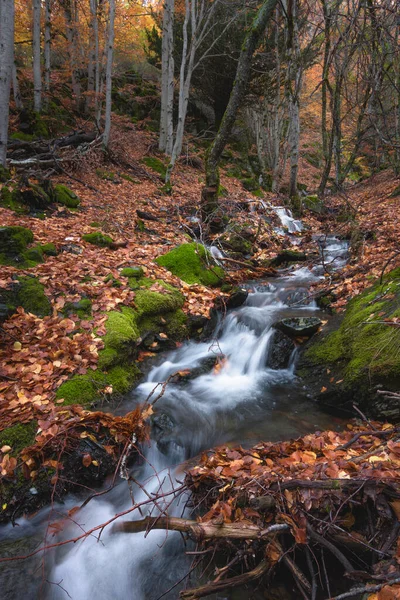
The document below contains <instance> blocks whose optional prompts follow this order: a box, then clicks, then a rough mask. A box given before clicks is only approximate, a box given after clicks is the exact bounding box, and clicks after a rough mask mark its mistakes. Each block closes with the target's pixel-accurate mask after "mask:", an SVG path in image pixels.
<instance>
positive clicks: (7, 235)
mask: <svg viewBox="0 0 400 600" xmlns="http://www.w3.org/2000/svg"><path fill="white" fill-rule="evenodd" d="M32 242H33V233H32V231H31V230H30V229H26V228H25V227H18V226H12V227H0V264H3V265H9V266H13V267H20V268H24V269H29V268H30V267H34V266H35V265H36V264H37V263H38V262H43V253H42V251H41V249H40V247H37V248H32V249H28V248H27V246H28V244H30V243H32Z"/></svg>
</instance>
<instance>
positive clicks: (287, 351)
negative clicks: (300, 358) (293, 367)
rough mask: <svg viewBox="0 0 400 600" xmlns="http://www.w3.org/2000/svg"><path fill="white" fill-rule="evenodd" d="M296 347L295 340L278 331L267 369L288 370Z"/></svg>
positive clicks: (274, 338)
mask: <svg viewBox="0 0 400 600" xmlns="http://www.w3.org/2000/svg"><path fill="white" fill-rule="evenodd" d="M295 347H296V346H295V344H294V342H293V340H292V339H291V338H290V337H289V336H287V335H285V334H284V333H282V331H279V330H277V331H276V332H275V334H274V337H273V340H272V345H271V350H270V352H269V355H268V359H267V367H270V368H271V369H287V367H288V366H289V362H290V357H291V356H292V353H293V351H294V349H295Z"/></svg>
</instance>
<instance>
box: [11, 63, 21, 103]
mask: <svg viewBox="0 0 400 600" xmlns="http://www.w3.org/2000/svg"><path fill="white" fill-rule="evenodd" d="M12 87H13V92H14V102H15V106H16V107H17V109H18V110H22V109H23V108H24V104H23V102H22V98H21V92H20V89H19V82H18V72H17V65H16V64H15V61H14V63H13V67H12Z"/></svg>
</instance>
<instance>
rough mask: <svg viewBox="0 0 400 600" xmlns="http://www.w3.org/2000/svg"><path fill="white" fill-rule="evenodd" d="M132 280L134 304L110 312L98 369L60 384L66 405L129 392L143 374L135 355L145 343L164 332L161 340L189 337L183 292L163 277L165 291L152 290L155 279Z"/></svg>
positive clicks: (160, 282)
mask: <svg viewBox="0 0 400 600" xmlns="http://www.w3.org/2000/svg"><path fill="white" fill-rule="evenodd" d="M128 274H129V275H131V274H132V273H131V272H130V271H129V272H128ZM135 274H136V272H135ZM132 279H133V280H134V281H135V282H136V286H137V288H138V289H137V292H136V296H135V301H134V306H132V307H128V306H123V307H122V308H121V310H120V311H111V312H110V313H108V319H107V321H106V334H105V336H104V338H103V340H104V349H103V350H101V351H100V353H99V363H98V368H97V370H96V371H89V372H88V373H86V374H85V375H75V376H74V377H72V378H71V379H70V380H68V381H66V382H65V383H63V384H62V385H61V386H60V388H59V389H58V391H57V399H61V398H63V399H64V403H65V404H82V405H86V406H87V405H90V404H92V403H94V402H96V401H97V400H100V399H101V398H103V399H105V398H106V399H108V398H110V396H111V395H113V396H115V395H123V394H126V393H127V392H128V391H129V390H130V389H131V388H132V387H133V385H134V384H135V382H136V381H137V380H138V379H139V378H140V376H141V372H140V369H139V368H138V366H137V365H136V363H135V358H136V355H137V351H138V349H139V348H140V346H141V345H142V343H144V342H146V343H147V344H149V343H150V344H155V346H157V342H156V341H155V336H156V335H160V334H163V337H162V338H161V339H163V340H165V341H167V342H168V341H169V342H170V343H172V344H175V341H177V340H181V339H183V338H184V337H185V336H186V334H187V328H186V315H185V314H184V313H183V312H182V310H181V308H182V306H183V303H184V297H183V296H182V294H181V293H180V292H179V291H178V290H177V289H175V288H174V287H172V286H170V285H169V284H167V283H165V282H163V281H161V280H158V281H157V284H158V286H159V287H161V289H162V290H163V292H161V291H160V292H159V291H152V290H151V289H149V282H151V284H154V283H155V282H154V281H153V280H147V279H139V280H137V279H136V278H134V277H133V278H132Z"/></svg>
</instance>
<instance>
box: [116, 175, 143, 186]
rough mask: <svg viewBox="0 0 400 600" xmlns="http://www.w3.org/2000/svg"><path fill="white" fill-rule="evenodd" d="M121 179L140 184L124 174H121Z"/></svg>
mask: <svg viewBox="0 0 400 600" xmlns="http://www.w3.org/2000/svg"><path fill="white" fill-rule="evenodd" d="M121 178H122V179H125V180H126V181H129V182H130V183H135V184H140V181H138V180H137V179H133V177H131V176H130V175H127V174H126V173H121Z"/></svg>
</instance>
